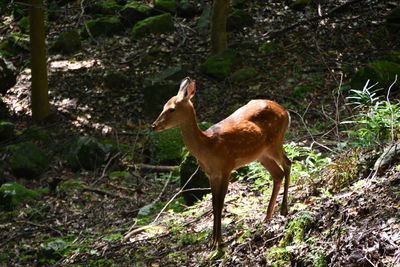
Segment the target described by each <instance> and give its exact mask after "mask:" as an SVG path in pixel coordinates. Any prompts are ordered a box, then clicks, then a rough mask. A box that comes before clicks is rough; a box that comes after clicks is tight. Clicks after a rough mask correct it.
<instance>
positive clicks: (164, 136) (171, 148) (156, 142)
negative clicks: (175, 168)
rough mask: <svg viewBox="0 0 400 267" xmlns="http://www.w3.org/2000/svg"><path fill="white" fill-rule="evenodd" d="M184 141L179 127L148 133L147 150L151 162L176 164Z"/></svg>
mask: <svg viewBox="0 0 400 267" xmlns="http://www.w3.org/2000/svg"><path fill="white" fill-rule="evenodd" d="M183 147H184V143H183V140H182V135H181V131H180V129H179V128H177V127H175V128H171V129H167V130H164V131H161V132H151V133H150V134H149V150H150V157H151V159H152V163H153V164H162V165H178V164H179V162H180V159H181V155H182V148H183Z"/></svg>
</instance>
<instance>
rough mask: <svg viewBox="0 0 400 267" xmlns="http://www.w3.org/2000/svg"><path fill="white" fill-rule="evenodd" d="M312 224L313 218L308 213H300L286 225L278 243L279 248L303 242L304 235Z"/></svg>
mask: <svg viewBox="0 0 400 267" xmlns="http://www.w3.org/2000/svg"><path fill="white" fill-rule="evenodd" d="M313 223H314V220H313V216H312V214H311V213H310V212H308V211H300V212H299V213H298V214H297V215H296V217H295V218H294V219H293V220H292V221H290V222H289V223H288V225H287V227H286V229H285V232H284V236H283V238H282V239H281V241H280V242H279V246H280V247H286V246H290V245H292V244H298V243H301V242H303V241H304V236H305V234H306V233H307V231H308V230H309V229H310V228H311V226H312V224H313Z"/></svg>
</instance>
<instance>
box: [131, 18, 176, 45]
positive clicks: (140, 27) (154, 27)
mask: <svg viewBox="0 0 400 267" xmlns="http://www.w3.org/2000/svg"><path fill="white" fill-rule="evenodd" d="M173 30H174V23H173V21H172V16H171V14H169V13H165V14H161V15H158V16H152V17H149V18H146V19H144V20H141V21H139V22H137V23H136V24H135V26H133V29H132V37H133V38H134V39H137V38H141V37H144V36H146V35H147V34H151V33H158V34H161V33H167V32H171V31H173Z"/></svg>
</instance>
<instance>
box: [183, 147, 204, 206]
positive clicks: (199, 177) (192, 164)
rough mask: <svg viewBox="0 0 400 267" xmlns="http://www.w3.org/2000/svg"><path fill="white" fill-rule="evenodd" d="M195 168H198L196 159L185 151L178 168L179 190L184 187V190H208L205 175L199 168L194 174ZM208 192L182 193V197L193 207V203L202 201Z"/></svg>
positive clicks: (193, 191)
mask: <svg viewBox="0 0 400 267" xmlns="http://www.w3.org/2000/svg"><path fill="white" fill-rule="evenodd" d="M197 168H199V164H198V163H197V159H196V158H195V157H193V156H192V155H191V154H190V153H189V152H188V151H187V150H186V152H184V156H183V159H182V162H181V165H180V167H179V175H180V183H181V188H183V187H184V190H188V189H193V188H210V182H209V180H208V177H207V175H206V174H205V172H204V171H203V170H202V169H201V168H199V169H198V170H197V172H196V169H197ZM195 172H196V173H195ZM194 173H195V174H194ZM193 174H194V175H193ZM192 176H193V177H192ZM190 178H191V179H190ZM189 179H190V181H189ZM210 192H211V191H210V190H192V191H186V192H185V191H184V192H182V196H183V198H184V199H185V201H186V203H187V204H188V205H193V204H194V203H195V202H197V201H198V200H200V199H202V197H203V196H204V195H206V194H208V193H210Z"/></svg>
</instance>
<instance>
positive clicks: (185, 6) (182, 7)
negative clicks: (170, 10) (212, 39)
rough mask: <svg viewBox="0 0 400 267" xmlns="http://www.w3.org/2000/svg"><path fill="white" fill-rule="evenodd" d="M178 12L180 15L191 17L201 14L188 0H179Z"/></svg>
mask: <svg viewBox="0 0 400 267" xmlns="http://www.w3.org/2000/svg"><path fill="white" fill-rule="evenodd" d="M176 13H177V15H178V16H179V17H182V18H188V19H189V18H193V17H195V16H197V15H198V14H199V10H198V9H197V7H196V6H195V5H194V4H192V3H189V2H187V1H182V2H179V4H178V6H177V7H176Z"/></svg>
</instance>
